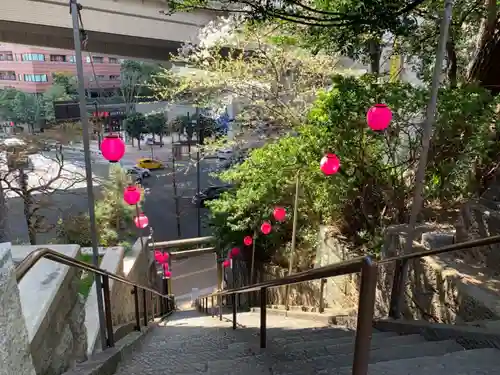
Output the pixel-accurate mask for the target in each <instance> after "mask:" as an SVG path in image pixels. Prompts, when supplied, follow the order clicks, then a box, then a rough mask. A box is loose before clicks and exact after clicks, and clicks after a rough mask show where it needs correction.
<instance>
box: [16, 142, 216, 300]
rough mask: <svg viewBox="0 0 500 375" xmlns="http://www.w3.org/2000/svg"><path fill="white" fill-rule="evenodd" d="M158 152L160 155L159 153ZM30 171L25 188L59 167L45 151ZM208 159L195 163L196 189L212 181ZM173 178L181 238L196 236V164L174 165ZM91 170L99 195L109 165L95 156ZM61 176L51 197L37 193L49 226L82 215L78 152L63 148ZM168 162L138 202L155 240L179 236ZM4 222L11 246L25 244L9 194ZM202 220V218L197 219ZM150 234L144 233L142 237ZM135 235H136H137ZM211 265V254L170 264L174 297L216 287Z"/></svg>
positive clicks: (19, 210)
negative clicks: (194, 200)
mask: <svg viewBox="0 0 500 375" xmlns="http://www.w3.org/2000/svg"><path fill="white" fill-rule="evenodd" d="M162 152H163V154H162V159H163V160H168V159H170V158H169V154H168V153H166V152H165V151H162ZM138 153H140V152H138V151H136V154H135V155H130V154H129V156H128V159H126V162H128V163H132V162H134V161H135V160H137V159H138V158H139V157H138V156H140V155H138ZM158 154H161V153H160V152H158ZM31 159H32V163H33V167H34V171H33V172H28V177H29V178H28V185H29V187H36V186H40V185H41V184H44V183H46V181H48V180H50V179H51V178H53V177H55V176H56V175H57V173H58V171H59V169H60V164H59V163H58V162H57V161H55V154H53V153H45V154H44V155H33V156H32V158H31ZM216 163H217V162H216V161H215V160H213V159H207V160H202V161H201V162H200V187H201V189H203V188H205V187H208V186H209V185H211V184H214V183H217V181H215V180H214V179H213V178H211V177H210V176H209V173H210V171H212V170H213V169H214V168H215V167H216ZM176 165H177V168H176V173H175V180H176V184H177V194H178V196H179V197H180V198H179V211H180V229H181V236H180V238H189V237H197V236H198V228H197V217H198V209H197V208H196V206H195V205H193V204H192V202H191V200H192V197H193V195H194V194H195V193H196V189H197V186H196V182H197V180H196V161H195V160H191V161H190V160H188V157H187V156H186V157H185V158H184V160H181V161H178V162H177V163H176ZM92 171H93V174H94V176H93V177H94V185H95V192H96V194H99V191H100V184H101V182H102V181H103V180H104V179H106V178H107V176H108V174H109V163H108V162H106V161H105V160H103V159H101V158H100V157H93V162H92ZM61 175H62V176H63V178H61V179H60V180H58V181H57V182H56V183H55V184H54V185H53V186H52V187H53V189H52V190H53V191H51V192H50V194H43V195H42V194H41V195H39V196H38V198H41V197H43V199H44V200H45V203H44V208H43V209H42V210H41V211H40V213H41V214H42V215H43V216H44V218H45V222H46V224H47V225H49V226H53V225H55V224H56V223H57V220H58V219H59V218H60V217H63V218H64V217H67V216H68V215H70V214H71V215H75V214H78V213H82V212H87V191H86V182H85V163H84V160H83V154H82V153H81V152H75V151H74V150H73V151H69V150H65V151H64V165H63V171H62V173H61ZM173 180H174V176H173V169H172V163H171V162H170V163H167V167H166V168H165V169H163V170H158V171H153V172H152V175H151V176H150V177H149V178H147V179H145V182H144V185H145V187H146V188H148V190H149V193H148V194H147V196H146V199H145V202H144V204H143V210H144V213H145V214H146V215H147V216H148V218H149V222H150V226H151V227H152V228H153V230H154V238H155V240H156V241H166V240H172V239H177V238H179V236H178V229H177V217H176V209H175V194H174V187H173ZM7 208H8V215H9V224H10V228H11V235H12V239H13V242H16V243H27V242H28V235H27V225H26V222H25V219H24V214H23V204H22V201H21V199H20V198H18V197H17V198H16V197H15V195H13V194H12V193H10V194H9V195H8V199H7ZM200 213H201V215H202V216H203V217H206V215H207V210H206V209H201V210H200ZM202 222H203V219H202ZM148 233H149V231H148V230H144V235H147V234H148ZM209 234H210V233H209V231H208V229H207V228H202V230H201V235H202V236H205V235H209ZM55 235H56V233H55V231H54V229H52V230H49V231H48V232H47V233H39V234H38V243H40V244H43V243H48V242H50V241H51V240H52V239H53V238H54V237H55ZM138 235H139V233H138ZM214 267H215V262H214V258H213V256H211V255H210V256H208V257H207V256H204V257H197V258H192V259H189V260H183V261H180V263H179V264H173V265H172V272H173V277H174V279H173V285H174V286H173V289H174V290H173V292H174V293H175V294H176V295H180V294H187V293H190V292H191V289H192V288H199V289H205V288H208V287H212V286H215V284H216V281H215V280H216V276H215V268H214Z"/></svg>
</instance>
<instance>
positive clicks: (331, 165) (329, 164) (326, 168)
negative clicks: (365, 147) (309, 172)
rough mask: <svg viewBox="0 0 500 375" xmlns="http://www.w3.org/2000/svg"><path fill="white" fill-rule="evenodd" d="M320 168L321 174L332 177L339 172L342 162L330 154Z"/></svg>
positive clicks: (325, 157) (324, 158)
mask: <svg viewBox="0 0 500 375" xmlns="http://www.w3.org/2000/svg"><path fill="white" fill-rule="evenodd" d="M319 168H320V169H321V172H323V173H324V174H326V175H327V176H330V175H332V174H335V173H337V172H338V171H339V168H340V160H339V158H338V157H337V155H335V154H330V153H328V154H326V155H325V156H323V158H322V159H321V162H320V164H319Z"/></svg>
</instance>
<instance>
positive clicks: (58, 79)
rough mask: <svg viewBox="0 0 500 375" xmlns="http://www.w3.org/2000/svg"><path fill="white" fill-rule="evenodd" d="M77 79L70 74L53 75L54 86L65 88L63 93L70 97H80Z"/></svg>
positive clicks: (56, 73) (57, 73) (58, 73)
mask: <svg viewBox="0 0 500 375" xmlns="http://www.w3.org/2000/svg"><path fill="white" fill-rule="evenodd" d="M76 83H77V82H76V77H75V76H74V75H73V74H72V73H69V72H55V73H52V85H53V86H58V87H62V88H63V90H64V91H63V93H64V94H65V95H68V96H70V97H74V96H76V95H78V92H77V88H76Z"/></svg>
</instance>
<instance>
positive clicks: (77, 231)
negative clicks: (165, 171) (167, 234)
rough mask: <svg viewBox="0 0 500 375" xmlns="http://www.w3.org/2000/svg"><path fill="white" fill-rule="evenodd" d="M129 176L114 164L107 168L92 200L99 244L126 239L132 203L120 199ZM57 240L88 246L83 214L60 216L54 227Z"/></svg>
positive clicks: (87, 227) (105, 244) (131, 214)
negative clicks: (106, 175)
mask: <svg viewBox="0 0 500 375" xmlns="http://www.w3.org/2000/svg"><path fill="white" fill-rule="evenodd" d="M128 183H129V178H128V176H127V175H126V174H125V172H124V171H123V169H121V168H120V167H118V166H113V167H112V168H111V170H110V176H109V179H108V180H107V181H106V182H105V183H104V184H103V186H102V193H101V196H100V198H99V199H97V200H96V204H95V214H96V223H97V233H98V240H99V246H116V245H122V244H123V243H124V241H125V242H128V240H130V237H131V235H130V233H129V230H128V228H132V226H133V217H134V214H135V206H129V205H128V204H127V203H125V201H124V200H123V191H124V190H125V187H126V186H127V185H128ZM57 239H58V242H59V243H74V244H79V245H80V246H88V247H90V246H92V241H91V236H90V220H89V217H88V214H87V213H84V214H81V215H77V216H74V217H71V218H68V219H66V220H62V219H60V220H59V222H58V226H57Z"/></svg>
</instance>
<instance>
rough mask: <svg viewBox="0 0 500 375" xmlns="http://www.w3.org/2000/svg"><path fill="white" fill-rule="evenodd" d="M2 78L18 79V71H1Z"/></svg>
mask: <svg viewBox="0 0 500 375" xmlns="http://www.w3.org/2000/svg"><path fill="white" fill-rule="evenodd" d="M0 80H1V81H15V80H16V72H12V71H0Z"/></svg>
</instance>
